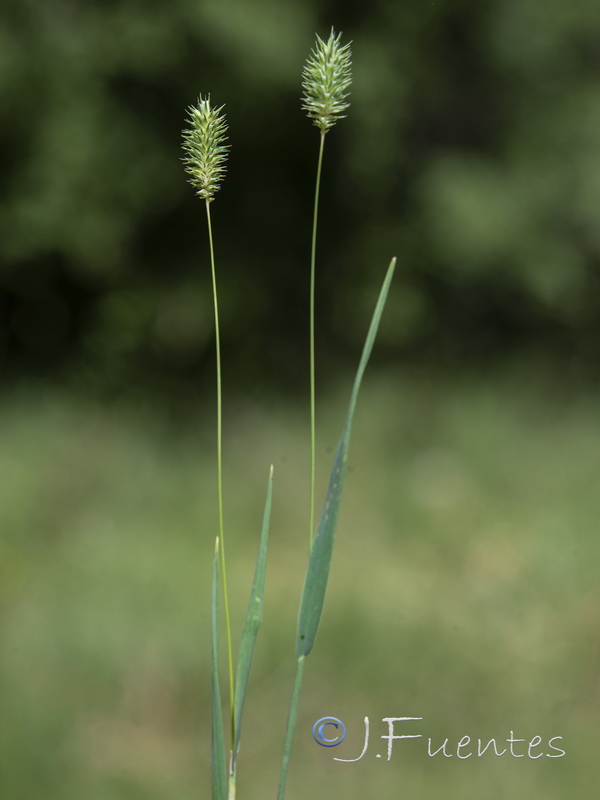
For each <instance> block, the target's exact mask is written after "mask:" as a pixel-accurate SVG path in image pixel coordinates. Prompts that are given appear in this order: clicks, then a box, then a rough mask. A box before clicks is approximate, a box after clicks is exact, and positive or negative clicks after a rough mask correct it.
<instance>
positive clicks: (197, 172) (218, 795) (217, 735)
mask: <svg viewBox="0 0 600 800" xmlns="http://www.w3.org/2000/svg"><path fill="white" fill-rule="evenodd" d="M350 83H351V52H350V45H349V44H344V45H343V44H342V42H341V34H336V33H335V31H334V30H333V29H332V30H331V33H330V35H329V38H328V39H327V40H326V41H325V40H323V39H321V38H320V37H319V36H317V38H316V44H315V46H314V48H313V51H312V53H311V54H310V56H309V58H308V60H307V62H306V65H305V67H304V71H303V74H302V87H303V90H304V95H303V98H302V107H303V109H304V110H305V111H306V112H307V114H308V117H309V118H310V119H312V120H313V122H314V124H315V125H316V126H317V127H318V129H319V131H320V144H319V154H318V160H317V175H316V183H315V195H314V206H313V225H312V237H311V258H310V297H309V321H310V325H309V353H310V379H309V383H310V389H309V393H310V453H311V456H310V500H309V517H310V521H309V557H308V564H307V569H306V575H305V580H304V587H303V590H302V595H301V599H300V609H299V615H298V626H297V635H296V670H295V677H294V683H293V688H292V694H291V700H290V707H289V713H288V721H287V727H286V732H285V737H284V746H283V757H282V764H281V774H280V780H279V789H278V795H277V796H278V800H284V796H285V789H286V781H287V773H288V766H289V761H290V756H291V751H292V744H293V739H294V732H295V728H296V721H297V717H298V707H299V702H300V693H301V688H302V680H303V675H304V668H305V659H306V657H307V656H308V655H309V654H310V652H311V650H312V649H313V646H314V643H315V639H316V636H317V632H318V629H319V624H320V620H321V615H322V612H323V606H324V602H325V593H326V589H327V582H328V578H329V570H330V565H331V559H332V554H333V544H334V539H335V531H336V526H337V520H338V513H339V508H340V502H341V497H342V491H343V487H344V479H345V474H346V467H347V460H348V449H349V446H350V433H351V429H352V421H353V417H354V411H355V408H356V402H357V398H358V393H359V390H360V386H361V382H362V379H363V375H364V372H365V369H366V366H367V363H368V361H369V357H370V355H371V351H372V349H373V344H374V342H375V338H376V335H377V330H378V328H379V323H380V321H381V316H382V314H383V310H384V307H385V302H386V299H387V295H388V292H389V288H390V284H391V281H392V277H393V274H394V269H395V265H396V260H395V259H392V260H391V262H390V265H389V267H388V269H387V273H386V275H385V279H384V281H383V285H382V288H381V291H380V294H379V298H378V301H377V304H376V306H375V310H374V312H373V317H372V320H371V324H370V327H369V330H368V334H367V337H366V341H365V344H364V348H363V352H362V356H361V359H360V363H359V366H358V370H357V373H356V377H355V380H354V386H353V389H352V393H351V397H350V403H349V406H348V411H347V415H346V420H345V424H344V426H343V431H342V435H341V438H340V441H339V444H338V448H337V451H336V455H335V458H334V462H333V467H332V470H331V475H330V479H329V488H328V491H327V495H326V499H325V504H324V507H323V510H322V512H321V516H320V518H319V522H318V525H317V527H316V532H315V529H314V519H315V473H316V433H315V432H316V388H315V283H316V244H317V223H318V215H319V194H320V185H321V174H322V166H323V153H324V143H325V136H326V134H327V133H328V132H329V131H330V130H331V129H332V127H333V126H334V125H335V123H336V122H337V120H338V119H340V118H342V117H343V116H344V114H343V112H344V111H346V110H347V109H348V107H349V104H348V102H347V98H348V89H349V87H350ZM188 121H189V126H190V127H189V128H188V129H187V130H186V131H184V141H183V144H184V150H185V153H186V155H185V158H184V163H185V166H186V169H187V171H188V172H189V174H190V176H191V183H192V184H193V186H194V187H195V189H196V192H197V194H198V195H199V197H200V198H201V199H202V200H204V203H205V209H206V219H207V225H208V240H209V252H210V264H211V275H212V288H213V302H214V317H215V343H216V362H217V494H218V497H217V501H218V518H219V530H218V534H217V536H216V539H215V551H214V561H213V573H212V592H211V671H212V795H213V800H235V797H236V791H237V757H238V752H239V747H240V738H241V724H242V713H243V708H244V702H245V698H246V692H247V688H248V679H249V674H250V668H251V664H252V656H253V652H254V646H255V642H256V637H257V634H258V630H259V627H260V624H261V620H262V608H263V599H264V587H265V573H266V559H267V544H268V535H269V522H270V513H271V504H272V488H273V467H272V466H271V470H270V473H269V481H268V488H267V498H266V502H265V509H264V515H263V523H262V530H261V536H260V543H259V552H258V559H257V563H256V569H255V575H254V582H253V584H252V590H251V593H250V601H249V604H248V611H247V616H246V623H245V627H244V630H243V633H242V638H241V644H240V649H239V653H238V660H237V671H236V676H235V681H234V666H233V649H232V636H231V620H230V613H229V601H228V590H227V569H226V561H225V540H224V523H223V460H222V393H221V352H220V330H219V307H218V293H217V279H216V269H215V256H214V244H213V235H212V225H211V215H210V204H211V202H212V201H213V199H214V195H215V192H216V191H217V189H218V188H219V186H220V183H221V180H222V177H223V175H224V172H225V160H226V156H227V150H228V147H227V145H226V144H225V141H226V137H225V134H226V130H227V126H226V123H225V119H224V116H223V114H222V107H220V108H214V107H213V106H212V105H211V103H210V98H209V97H206V98H204V97H203V96H202V95H201V96H200V98H199V100H198V103H197V105H195V106H192V107H190V109H189V117H188ZM221 584H222V592H221ZM221 593H222V595H223V598H224V612H225V628H226V636H227V654H228V671H229V697H230V743H229V757H227V747H226V744H225V734H224V727H223V712H222V701H221V692H220V684H219V627H220V626H219V596H220V594H221Z"/></svg>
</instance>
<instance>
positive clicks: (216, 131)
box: [183, 95, 229, 202]
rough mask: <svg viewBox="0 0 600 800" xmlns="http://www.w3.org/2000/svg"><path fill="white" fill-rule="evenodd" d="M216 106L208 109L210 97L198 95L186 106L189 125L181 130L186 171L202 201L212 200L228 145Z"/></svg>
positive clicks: (223, 172)
mask: <svg viewBox="0 0 600 800" xmlns="http://www.w3.org/2000/svg"><path fill="white" fill-rule="evenodd" d="M222 110H223V106H221V107H220V108H211V105H210V96H208V97H206V99H204V98H203V97H202V95H200V97H199V98H198V102H197V104H196V105H195V106H190V107H189V108H188V110H187V111H188V123H189V128H186V130H184V131H183V149H184V152H185V154H186V155H185V158H184V159H183V163H184V164H185V169H186V171H187V172H188V173H189V174H190V176H191V177H190V183H191V184H192V186H194V187H195V189H196V194H197V195H198V196H199V197H201V198H202V199H203V200H208V201H209V202H210V201H211V200H213V198H214V194H215V192H216V191H217V189H218V188H219V186H220V183H221V180H222V179H223V176H224V175H225V161H226V159H227V151H228V150H229V147H228V145H226V144H225V142H226V140H227V137H226V136H225V134H226V132H227V123H226V122H225V116H224V115H223V114H222V113H221V112H222Z"/></svg>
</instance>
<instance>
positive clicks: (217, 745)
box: [210, 537, 227, 800]
mask: <svg viewBox="0 0 600 800" xmlns="http://www.w3.org/2000/svg"><path fill="white" fill-rule="evenodd" d="M218 601H219V537H217V539H216V541H215V555H214V560H213V572H212V591H211V606H210V608H211V647H210V650H211V672H212V757H211V775H212V798H213V800H227V766H226V759H225V737H224V735H223V714H222V710H221V690H220V688H219V602H218Z"/></svg>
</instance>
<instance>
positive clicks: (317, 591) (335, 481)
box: [296, 258, 396, 658]
mask: <svg viewBox="0 0 600 800" xmlns="http://www.w3.org/2000/svg"><path fill="white" fill-rule="evenodd" d="M395 267H396V259H395V258H393V259H392V260H391V262H390V265H389V267H388V270H387V273H386V276H385V279H384V281H383V285H382V287H381V291H380V293H379V298H378V300H377V305H376V306H375V311H374V312H373V318H372V319H371V325H370V327H369V332H368V334H367V338H366V340H365V344H364V347H363V352H362V356H361V359H360V363H359V365H358V370H357V371H356V377H355V379H354V386H353V388H352V395H351V397H350V404H349V406H348V414H347V417H346V424H345V426H344V430H343V433H342V437H341V439H340V442H339V445H338V448H337V452H336V455H335V459H334V461H333V468H332V470H331V476H330V478H329V488H328V491H327V496H326V498H325V505H324V507H323V511H322V512H321V518H320V519H319V524H318V525H317V532H316V534H315V538H314V541H313V545H312V548H311V551H310V555H309V559H308V566H307V569H306V577H305V578H304V588H303V590H302V598H301V600H300V612H299V616H298V633H297V638H296V657H297V658H300V657H301V656H307V655H308V654H309V653H310V651H311V650H312V648H313V645H314V642H315V638H316V635H317V630H318V628H319V622H320V620H321V614H322V612H323V604H324V602H325V591H326V589H327V580H328V577H329V568H330V566H331V554H332V551H333V541H334V538H335V529H336V525H337V519H338V514H339V508H340V500H341V497H342V489H343V488H344V478H345V476H346V466H347V462H348V448H349V446H350V432H351V429H352V419H353V417H354V410H355V408H356V400H357V398H358V392H359V389H360V384H361V382H362V379H363V375H364V372H365V369H366V366H367V362H368V361H369V357H370V355H371V351H372V349H373V343H374V342H375V337H376V336H377V330H378V328H379V323H380V321H381V315H382V314H383V309H384V306H385V301H386V299H387V295H388V291H389V288H390V283H391V281H392V276H393V274H394V269H395Z"/></svg>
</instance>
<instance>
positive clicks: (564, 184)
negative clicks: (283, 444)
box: [0, 0, 600, 388]
mask: <svg viewBox="0 0 600 800" xmlns="http://www.w3.org/2000/svg"><path fill="white" fill-rule="evenodd" d="M332 24H334V25H335V27H336V29H338V30H342V31H343V32H344V37H345V40H348V39H352V40H353V74H354V83H353V87H352V96H351V101H352V106H351V108H350V110H349V115H348V119H346V120H344V121H343V125H339V126H336V129H335V131H333V132H332V135H331V137H330V138H328V142H327V152H326V161H325V176H324V180H325V186H324V194H323V215H322V218H321V227H320V263H319V296H320V309H319V322H318V332H319V334H320V335H321V340H322V343H321V353H322V364H323V365H324V366H323V369H324V370H325V366H328V365H329V364H331V359H327V351H326V350H325V349H324V345H323V341H324V340H326V341H328V342H329V343H330V344H329V345H327V347H329V348H330V351H329V355H330V356H333V355H335V356H336V359H337V360H338V361H339V359H340V357H341V356H342V355H343V353H345V351H346V346H351V348H352V350H351V352H352V354H353V355H354V353H355V348H356V345H357V343H358V342H360V340H361V339H362V336H363V328H364V319H365V318H366V317H367V315H368V312H365V307H366V308H370V306H371V299H372V298H371V294H372V293H373V292H374V291H375V287H376V286H377V285H378V283H379V282H380V279H381V274H382V271H383V269H384V268H385V264H386V263H387V262H388V261H389V258H390V256H392V255H398V257H399V259H400V263H401V265H402V271H401V276H400V278H399V280H398V282H397V284H396V287H395V292H396V294H395V297H393V298H392V303H393V306H392V307H393V312H392V313H390V314H389V317H388V320H387V321H386V323H385V330H384V331H383V334H384V337H385V342H386V345H387V347H388V354H389V357H390V358H396V357H399V356H404V357H406V356H409V357H413V356H418V357H419V358H423V357H429V358H431V359H433V360H435V361H436V362H440V361H441V362H446V361H448V360H451V361H455V360H456V358H463V359H467V360H471V359H475V360H478V359H481V358H483V359H486V360H489V359H491V358H495V357H499V356H503V355H505V354H507V353H512V352H514V351H515V350H522V349H523V348H525V349H526V350H527V351H530V350H531V349H533V350H534V351H535V352H536V353H539V352H540V351H543V352H544V353H546V354H548V355H549V356H550V357H552V358H557V357H558V358H561V359H563V360H564V357H565V356H567V357H568V358H569V359H571V358H572V357H573V356H575V357H576V360H577V361H578V362H580V363H582V364H584V365H585V363H586V362H587V361H589V360H590V359H592V358H594V359H595V358H596V357H597V355H598V347H599V345H598V342H600V323H599V321H598V320H599V319H600V316H599V315H598V313H597V300H596V298H597V297H598V289H599V270H600V233H599V231H600V226H599V225H598V214H599V212H598V209H599V208H600V177H599V176H600V77H599V73H600V53H599V50H598V38H599V36H600V5H599V4H598V3H597V2H596V1H595V0H571V2H569V3H562V2H558V0H491V2H489V3H478V2H475V0H450V1H449V2H444V3H422V2H421V1H420V0H409V2H403V3H394V2H385V1H384V0H376V1H375V2H373V3H371V4H368V5H367V4H365V5H364V6H363V7H362V8H361V9H360V10H359V9H358V8H356V7H347V6H346V4H343V3H341V2H340V3H336V2H323V3H316V2H302V3H280V2H278V0H218V1H217V0H196V1H195V2H192V1H191V0H173V2H170V3H168V4H165V3H163V4H158V3H137V2H119V3H116V2H103V3H99V2H98V3H94V2H91V3H85V4H84V3H76V2H73V1H71V2H69V0H48V2H46V3H43V4H41V3H34V2H32V1H31V0H18V2H17V0H6V1H5V2H4V3H3V4H2V10H1V11H0V96H1V97H0V99H1V101H0V122H1V133H0V162H1V165H2V172H3V181H2V189H1V191H2V195H1V198H0V259H1V263H2V266H1V271H0V311H1V314H2V317H1V323H0V353H1V356H2V360H3V363H4V365H5V370H6V371H7V374H8V375H16V374H21V373H23V372H25V373H28V374H31V373H39V372H42V373H44V372H48V371H49V370H51V371H52V372H53V373H54V374H60V375H61V376H63V377H65V378H67V379H69V380H71V381H73V380H76V381H80V382H82V383H84V384H85V385H91V386H95V387H98V388H104V387H106V386H111V387H117V388H118V387H122V386H125V385H128V386H132V385H137V384H140V383H141V384H142V385H147V384H148V381H152V383H153V384H154V385H159V384H163V383H164V382H165V381H167V383H168V381H169V380H170V379H171V378H174V377H186V376H188V375H190V374H193V373H196V372H197V370H198V368H201V367H202V365H203V364H204V362H205V361H207V360H210V358H211V354H212V339H211V336H212V333H211V331H212V320H211V306H210V299H209V294H208V291H209V283H208V271H207V252H206V236H205V229H204V222H203V219H202V208H201V204H199V203H198V201H197V200H196V198H194V196H193V192H192V190H191V189H190V187H189V185H187V184H186V182H185V176H184V173H183V169H182V165H181V161H180V159H181V148H180V141H181V133H180V132H181V129H182V127H183V125H184V114H185V108H186V107H187V106H188V105H189V104H190V103H192V102H194V101H195V99H196V98H197V96H198V94H199V93H200V92H202V93H205V94H206V93H210V94H211V96H212V98H213V101H214V102H215V103H217V104H219V105H220V104H221V103H225V104H226V112H227V116H228V121H229V123H230V141H231V145H232V150H231V161H230V168H229V172H228V176H227V179H226V181H225V184H224V186H223V190H222V192H221V193H220V194H219V197H218V202H217V203H215V207H214V212H213V213H214V222H215V228H216V230H215V235H216V240H217V257H218V259H219V262H220V271H221V287H220V289H221V294H222V298H223V299H222V306H223V308H222V316H223V329H224V347H225V356H226V358H227V359H228V363H229V365H230V375H233V374H234V373H235V375H236V379H237V380H239V381H240V382H246V381H248V380H251V381H253V382H255V385H259V384H260V382H261V381H265V382H268V383H270V384H273V383H275V384H276V385H280V386H284V385H292V386H293V385H295V384H296V382H297V381H299V380H301V381H304V378H305V374H304V369H303V366H302V365H303V363H304V361H305V356H304V349H305V344H304V341H305V328H306V323H305V318H306V304H305V303H304V302H303V300H304V299H305V298H306V297H307V294H308V290H307V256H308V249H309V247H308V237H309V221H310V202H311V195H312V181H313V171H314V167H315V160H316V149H317V136H318V134H317V133H316V131H314V130H313V128H312V126H311V125H310V122H309V121H308V120H307V119H306V118H304V116H303V114H302V112H301V110H300V91H301V90H300V74H301V70H302V65H303V63H304V60H305V58H306V56H307V54H308V51H309V49H310V46H311V44H312V42H313V40H314V33H315V31H317V32H319V33H320V34H321V35H327V33H328V31H329V29H330V27H331V25H332ZM256 352H261V353H263V356H264V357H263V358H262V365H261V369H262V373H260V372H257V366H256V362H255V354H256ZM251 360H252V367H249V366H248V364H249V363H250V361H251ZM257 376H258V377H257Z"/></svg>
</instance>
